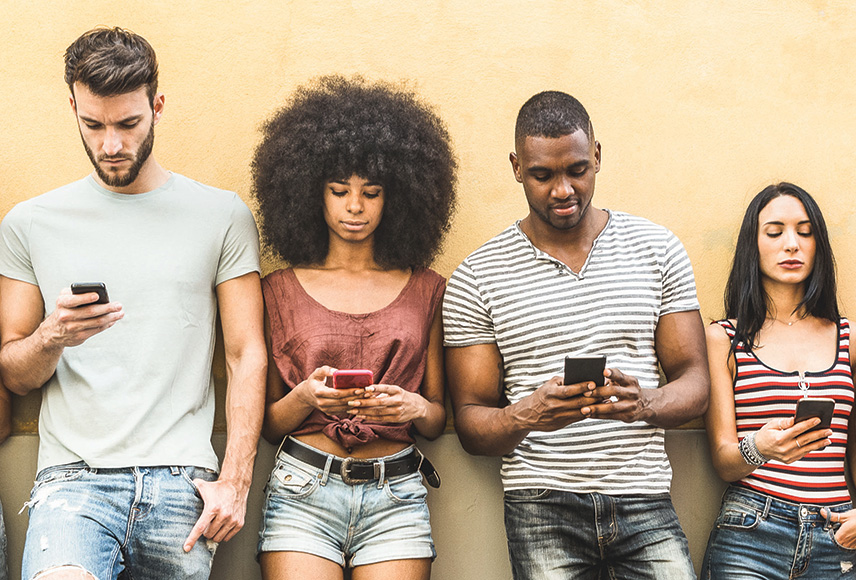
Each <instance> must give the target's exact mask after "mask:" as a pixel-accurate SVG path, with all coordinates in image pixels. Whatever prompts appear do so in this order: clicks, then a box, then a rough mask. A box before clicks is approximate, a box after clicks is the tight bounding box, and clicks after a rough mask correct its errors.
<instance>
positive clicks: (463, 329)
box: [443, 261, 496, 347]
mask: <svg viewBox="0 0 856 580" xmlns="http://www.w3.org/2000/svg"><path fill="white" fill-rule="evenodd" d="M493 343H496V333H495V332H494V327H493V319H492V318H491V316H490V313H489V311H488V308H487V306H486V305H485V303H484V300H483V296H482V293H481V291H480V289H479V284H478V279H477V278H476V275H475V273H474V272H473V270H472V268H471V267H470V265H469V264H468V263H467V262H466V261H464V262H463V263H462V264H461V265H460V266H458V268H457V269H456V270H455V272H454V273H453V274H452V277H451V278H450V279H449V283H448V285H447V286H446V294H445V296H444V297H443V344H444V345H445V346H449V347H458V346H473V345H476V344H493Z"/></svg>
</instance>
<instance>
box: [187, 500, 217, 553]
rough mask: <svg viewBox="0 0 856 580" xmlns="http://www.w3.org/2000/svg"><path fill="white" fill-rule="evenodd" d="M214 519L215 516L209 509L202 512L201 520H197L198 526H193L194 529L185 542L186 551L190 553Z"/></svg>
mask: <svg viewBox="0 0 856 580" xmlns="http://www.w3.org/2000/svg"><path fill="white" fill-rule="evenodd" d="M212 518H213V514H212V513H210V512H209V511H208V509H203V510H202V515H201V516H199V519H198V520H196V524H195V525H194V526H193V529H192V530H190V535H188V536H187V539H186V540H185V541H184V551H185V552H189V551H190V550H192V549H193V546H194V544H196V541H197V540H198V539H199V538H200V537H201V536H202V534H203V533H204V532H205V529H206V528H207V527H208V524H209V523H210V522H211V519H212Z"/></svg>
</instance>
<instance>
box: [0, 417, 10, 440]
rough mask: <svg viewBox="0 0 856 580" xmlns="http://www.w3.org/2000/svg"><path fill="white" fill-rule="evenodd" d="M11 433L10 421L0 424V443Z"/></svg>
mask: <svg viewBox="0 0 856 580" xmlns="http://www.w3.org/2000/svg"><path fill="white" fill-rule="evenodd" d="M11 434H12V424H11V421H8V422H6V423H4V424H3V425H0V443H3V442H4V441H5V440H6V439H8V438H9V435H11Z"/></svg>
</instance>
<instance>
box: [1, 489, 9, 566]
mask: <svg viewBox="0 0 856 580" xmlns="http://www.w3.org/2000/svg"><path fill="white" fill-rule="evenodd" d="M0 580H9V568H8V566H7V565H6V524H5V523H3V506H2V505H0Z"/></svg>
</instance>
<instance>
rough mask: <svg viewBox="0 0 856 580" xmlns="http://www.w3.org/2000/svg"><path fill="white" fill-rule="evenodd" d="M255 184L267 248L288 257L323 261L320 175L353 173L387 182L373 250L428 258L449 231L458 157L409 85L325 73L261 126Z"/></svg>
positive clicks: (414, 260) (405, 259)
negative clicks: (456, 159)
mask: <svg viewBox="0 0 856 580" xmlns="http://www.w3.org/2000/svg"><path fill="white" fill-rule="evenodd" d="M252 172H253V190H254V194H255V197H256V199H257V200H258V203H259V222H260V229H261V232H262V236H263V239H264V241H265V243H266V244H267V246H268V247H269V248H270V249H272V250H273V251H274V252H276V254H278V255H279V257H280V258H282V259H284V260H285V261H287V262H289V263H290V264H291V265H309V264H318V263H320V262H322V261H323V260H324V259H325V258H326V256H327V251H328V243H329V231H328V228H327V224H326V222H325V221H324V213H323V211H324V196H323V187H324V183H325V182H326V181H327V180H329V179H347V178H348V177H350V176H351V175H358V176H360V177H362V178H364V179H369V180H372V181H377V182H379V183H380V184H381V185H382V186H383V188H384V207H383V217H382V218H381V222H380V224H379V225H378V228H377V230H375V234H374V257H375V260H376V261H377V263H378V264H380V265H382V266H383V267H389V268H413V267H417V266H428V265H429V264H430V263H431V261H432V260H433V259H434V257H435V256H436V254H437V252H438V251H439V250H440V247H441V244H442V241H443V237H444V235H445V233H446V232H448V230H449V226H450V222H451V216H452V212H453V210H454V206H455V179H456V172H457V163H456V161H455V157H454V154H453V153H452V147H451V144H450V141H449V134H448V132H447V131H446V128H445V125H444V124H443V122H442V120H441V119H440V118H439V117H438V116H437V115H436V114H435V113H434V112H433V110H432V109H431V108H430V107H429V106H428V105H426V104H425V103H423V102H422V101H421V100H420V99H418V98H417V96H416V95H415V94H414V93H413V92H412V91H411V90H409V89H407V88H404V87H401V86H394V85H392V84H389V83H385V82H375V83H369V82H367V81H366V80H364V79H362V78H361V77H353V78H345V77H341V76H327V77H322V78H320V79H316V80H315V81H313V82H311V83H309V84H307V85H304V86H302V87H299V88H298V89H297V90H296V91H295V92H294V94H293V95H292V97H291V99H290V100H289V101H288V103H287V104H286V105H285V106H284V107H283V108H281V109H279V110H278V111H277V112H276V113H274V115H273V116H272V117H271V118H270V119H269V120H268V121H267V122H266V123H265V124H264V126H263V127H262V140H261V143H260V144H259V146H258V147H257V149H256V152H255V157H254V159H253V163H252Z"/></svg>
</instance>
